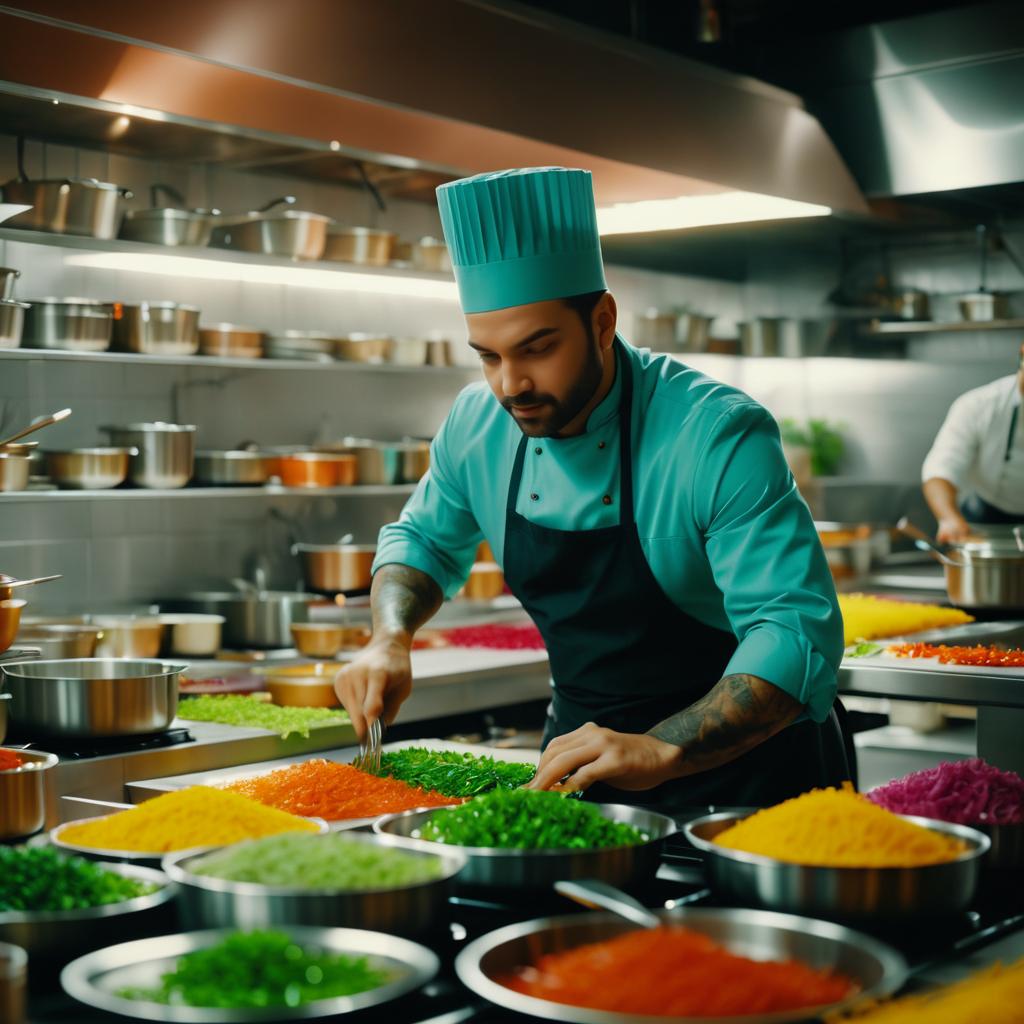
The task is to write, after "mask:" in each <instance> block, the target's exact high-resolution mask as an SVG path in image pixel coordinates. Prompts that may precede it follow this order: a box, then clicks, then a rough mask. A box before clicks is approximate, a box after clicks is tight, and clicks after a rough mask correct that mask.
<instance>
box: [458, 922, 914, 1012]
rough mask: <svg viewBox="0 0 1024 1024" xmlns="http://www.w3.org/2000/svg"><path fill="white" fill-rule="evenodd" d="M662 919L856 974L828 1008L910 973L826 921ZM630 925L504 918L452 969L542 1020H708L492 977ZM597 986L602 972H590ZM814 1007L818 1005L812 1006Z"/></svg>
mask: <svg viewBox="0 0 1024 1024" xmlns="http://www.w3.org/2000/svg"><path fill="white" fill-rule="evenodd" d="M658 914H659V916H660V917H661V918H662V920H664V921H665V923H666V924H676V925H683V926H684V927H686V928H691V929H693V930H694V931H698V932H701V933H703V934H704V935H707V936H709V937H710V938H711V939H713V940H714V941H715V942H718V943H720V944H721V945H723V946H725V947H726V948H727V949H729V950H730V951H731V952H733V953H735V954H737V955H738V956H746V957H750V958H752V959H755V960H791V959H792V960H800V961H801V962H803V963H805V964H807V965H809V966H810V967H815V968H819V969H829V970H834V971H838V972H840V973H841V974H844V975H846V976H847V977H849V978H852V979H854V980H855V981H856V982H858V983H859V985H860V991H859V992H858V993H857V994H856V995H854V996H852V997H850V998H849V999H846V1000H843V1001H842V1002H840V1003H835V1004H833V1005H832V1006H830V1007H829V1009H830V1010H838V1009H840V1008H843V1007H848V1006H852V1005H854V1004H856V1003H859V1002H860V1001H862V1000H865V999H879V998H881V997H882V996H887V995H889V994H891V993H893V992H895V991H897V990H898V989H899V988H900V986H901V985H902V984H903V982H904V981H905V980H906V977H907V965H906V962H905V961H904V960H903V957H901V956H900V955H899V953H897V952H896V951H895V950H894V949H891V948H890V947H889V946H886V945H885V944H884V943H881V942H879V941H878V940H877V939H873V938H870V937H869V936H867V935H862V934H860V933H859V932H855V931H852V930H850V929H849V928H844V927H842V926H841V925H837V924H831V923H829V922H827V921H813V920H811V919H810V918H806V917H796V916H794V915H791V914H775V913H770V912H768V911H764V910H725V909H721V908H718V907H693V908H691V907H679V908H676V909H674V910H662V911H659V912H658ZM633 930H635V926H634V925H631V924H630V923H629V922H628V921H625V920H623V919H622V918H620V917H616V916H615V915H613V914H573V915H566V916H563V917H544V918H539V919H538V920H535V921H525V922H523V923H522V924H513V925H509V926H508V927H506V928H499V929H498V930H497V931H493V932H490V933H488V934H487V935H483V936H481V937H480V938H479V939H476V940H475V941H473V942H471V943H470V944H469V945H468V946H466V948H465V949H464V950H463V951H462V952H461V953H459V955H458V956H457V957H456V959H455V973H456V974H457V975H458V976H459V980H460V981H461V982H462V983H463V984H464V985H465V986H466V987H467V988H468V989H469V990H470V991H472V992H475V993H476V994H477V995H478V996H482V997H483V998H484V999H486V1000H488V1002H491V1003H494V1004H495V1005H497V1006H501V1007H504V1008H506V1009H509V1010H513V1011H515V1012H516V1013H525V1014H529V1015H530V1016H533V1017H540V1018H542V1019H544V1020H555V1021H574V1022H577V1024H638V1022H640V1021H651V1022H653V1021H655V1020H674V1021H683V1020H690V1021H692V1024H713V1022H712V1021H710V1020H707V1019H705V1018H701V1019H699V1020H698V1019H696V1018H680V1017H672V1018H668V1017H665V1018H656V1017H651V1016H640V1015H630V1014H625V1013H615V1012H612V1011H607V1010H605V1011H602V1010H590V1009H586V1008H583V1007H578V1006H568V1005H565V1004H564V1003H556V1002H553V1001H549V1000H546V999H539V998H537V997H535V996H527V995H522V994H520V993H518V992H515V991H513V990H512V989H510V988H506V987H505V986H504V985H502V984H500V982H499V981H498V980H497V979H498V978H500V977H502V976H507V975H509V974H512V973H514V972H515V971H516V970H517V969H518V968H521V967H527V966H529V965H531V964H534V963H536V961H537V959H538V958H539V957H541V956H544V955H545V954H549V953H559V952H563V951H565V950H569V949H574V948H576V947H577V946H582V945H585V944H587V943H592V942H604V941H606V940H608V939H613V938H616V937H617V936H619V935H623V934H625V933H626V932H629V931H633ZM594 984H595V985H600V984H601V979H600V977H595V978H594ZM816 1010H817V1011H818V1012H816ZM824 1010H825V1008H824V1007H818V1008H814V1007H809V1008H807V1009H806V1010H800V1011H795V1012H793V1013H772V1014H758V1015H748V1016H744V1017H718V1018H715V1020H717V1021H721V1022H724V1021H736V1022H742V1024H762V1022H763V1024H769V1022H771V1024H781V1022H783V1021H796V1020H807V1019H808V1018H811V1017H813V1018H815V1019H817V1018H818V1016H819V1014H820V1013H823V1012H824Z"/></svg>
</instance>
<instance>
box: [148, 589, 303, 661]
mask: <svg viewBox="0 0 1024 1024" xmlns="http://www.w3.org/2000/svg"><path fill="white" fill-rule="evenodd" d="M316 600H317V596H316V595H315V594H303V593H292V592H289V591H280V590H254V591H253V592H251V593H245V594H243V593H232V592H230V591H199V592H196V593H192V594H186V595H185V596H184V597H177V598H172V599H169V600H166V601H161V602H160V611H161V612H164V611H182V612H205V613H208V614H211V615H223V616H224V627H223V643H224V646H225V647H227V648H233V649H238V650H248V649H249V648H252V647H257V648H275V647H277V648H287V647H291V643H292V638H291V624H292V623H293V622H307V621H308V620H309V606H310V604H312V603H313V602H314V601H316Z"/></svg>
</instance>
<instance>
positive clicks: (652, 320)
mask: <svg viewBox="0 0 1024 1024" xmlns="http://www.w3.org/2000/svg"><path fill="white" fill-rule="evenodd" d="M678 324H679V314H678V313H675V312H673V311H672V310H661V309H654V308H651V309H648V310H645V311H644V312H643V313H640V314H638V315H637V316H636V317H635V318H634V321H633V341H634V343H635V344H636V345H638V346H639V347H641V348H649V349H653V350H654V351H655V352H674V351H675V350H676V329H677V327H678Z"/></svg>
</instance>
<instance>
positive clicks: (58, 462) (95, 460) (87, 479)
mask: <svg viewBox="0 0 1024 1024" xmlns="http://www.w3.org/2000/svg"><path fill="white" fill-rule="evenodd" d="M138 454H139V450H138V448H71V449H69V450H68V451H63V452H46V472H47V474H48V475H49V477H50V479H51V480H52V481H53V482H54V483H55V484H56V485H57V486H58V487H66V488H68V489H69V490H89V491H101V490H108V489H109V488H111V487H117V486H119V485H120V484H123V483H124V482H125V480H127V479H128V469H129V466H130V464H131V461H130V460H131V457H132V456H133V455H138Z"/></svg>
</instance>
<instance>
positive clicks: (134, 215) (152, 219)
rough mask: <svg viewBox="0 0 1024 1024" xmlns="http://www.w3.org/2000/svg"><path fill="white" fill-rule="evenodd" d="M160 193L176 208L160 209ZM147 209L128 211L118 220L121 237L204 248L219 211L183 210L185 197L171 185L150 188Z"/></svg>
mask: <svg viewBox="0 0 1024 1024" xmlns="http://www.w3.org/2000/svg"><path fill="white" fill-rule="evenodd" d="M161 192H163V193H164V194H165V195H166V196H167V197H168V198H169V199H170V200H171V202H172V203H175V204H176V205H175V206H161V205H160V193H161ZM149 196H150V209H148V210H129V211H128V212H127V213H126V214H125V215H124V219H123V220H122V221H121V232H120V236H119V237H121V238H124V239H128V240H129V241H132V242H148V243H149V244H150V245H175V246H176V245H198V246H202V245H206V244H207V243H208V242H209V241H210V234H211V233H212V232H213V223H214V219H215V218H216V217H218V216H219V215H220V210H202V209H192V210H189V209H185V197H184V196H183V195H182V194H181V193H180V192H179V191H178V190H177V189H176V188H173V187H172V186H170V185H163V184H159V183H158V184H155V185H150V187H149Z"/></svg>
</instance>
